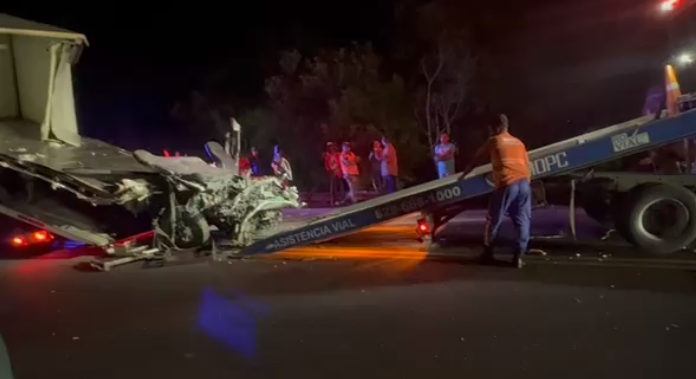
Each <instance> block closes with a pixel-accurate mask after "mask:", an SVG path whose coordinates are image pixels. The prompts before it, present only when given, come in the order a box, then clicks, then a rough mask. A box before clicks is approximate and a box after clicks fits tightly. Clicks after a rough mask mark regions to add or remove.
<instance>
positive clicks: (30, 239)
mask: <svg viewBox="0 0 696 379" xmlns="http://www.w3.org/2000/svg"><path fill="white" fill-rule="evenodd" d="M54 239H55V237H54V236H53V234H51V233H49V232H47V231H45V230H40V231H38V232H34V233H31V234H20V235H16V236H14V237H12V240H11V243H12V246H14V247H22V246H29V245H39V244H45V243H49V242H51V241H53V240H54Z"/></svg>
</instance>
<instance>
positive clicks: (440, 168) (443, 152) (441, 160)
mask: <svg viewBox="0 0 696 379" xmlns="http://www.w3.org/2000/svg"><path fill="white" fill-rule="evenodd" d="M456 153H457V147H456V146H454V144H453V143H451V142H450V137H449V135H448V134H447V133H443V134H442V135H441V136H440V143H439V144H437V145H436V146H435V162H436V164H437V176H438V177H439V178H440V179H442V178H446V177H448V176H450V175H454V173H455V172H454V155H455V154H456Z"/></svg>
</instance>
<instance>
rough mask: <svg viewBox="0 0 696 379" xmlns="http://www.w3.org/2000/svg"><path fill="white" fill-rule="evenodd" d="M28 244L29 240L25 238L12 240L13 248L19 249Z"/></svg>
mask: <svg viewBox="0 0 696 379" xmlns="http://www.w3.org/2000/svg"><path fill="white" fill-rule="evenodd" d="M26 244H27V240H26V239H24V237H14V238H12V246H15V247H19V246H24V245H26Z"/></svg>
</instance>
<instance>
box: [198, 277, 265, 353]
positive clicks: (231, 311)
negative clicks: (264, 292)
mask: <svg viewBox="0 0 696 379" xmlns="http://www.w3.org/2000/svg"><path fill="white" fill-rule="evenodd" d="M202 298H203V299H202V302H201V307H200V310H199V314H198V328H199V329H200V330H201V331H203V332H204V333H205V334H207V335H208V336H209V337H210V338H212V339H214V340H216V341H218V342H219V343H222V344H223V345H225V347H227V348H228V349H231V350H234V351H235V352H237V353H238V354H240V355H241V356H242V357H243V358H244V359H246V360H253V359H254V358H256V355H257V341H256V335H257V330H256V316H257V314H258V313H262V314H265V313H266V312H267V309H266V308H265V307H263V306H262V305H260V304H258V303H255V302H253V301H251V300H249V299H245V298H244V297H242V296H237V297H236V298H235V299H234V300H230V299H228V298H225V297H224V296H222V295H220V294H219V293H217V292H216V291H215V290H214V289H212V288H206V289H205V290H204V291H203V296H202Z"/></svg>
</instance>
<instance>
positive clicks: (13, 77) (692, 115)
mask: <svg viewBox="0 0 696 379" xmlns="http://www.w3.org/2000/svg"><path fill="white" fill-rule="evenodd" d="M86 44H87V39H86V37H85V36H84V35H82V34H78V33H74V32H70V31H65V30H62V29H59V28H55V27H52V26H49V25H44V24H38V23H33V22H30V21H26V20H22V19H17V18H14V17H11V16H7V15H2V14H0V82H2V81H4V82H6V83H7V84H8V86H5V87H0V95H1V94H5V95H7V96H0V171H1V172H2V175H0V212H2V213H4V214H6V215H8V216H10V217H13V218H15V219H18V220H20V221H23V222H26V223H29V224H31V225H33V226H35V227H37V228H40V229H41V230H46V231H48V232H50V233H52V234H54V235H57V236H61V237H64V238H66V239H69V240H76V241H81V242H84V243H87V244H91V245H94V246H99V247H101V248H103V249H104V250H105V251H107V252H109V253H110V255H111V256H113V257H114V258H116V259H115V260H113V261H106V260H100V261H98V262H94V265H95V266H96V267H98V268H100V269H103V270H108V269H109V268H110V267H114V266H116V265H120V264H125V263H128V262H132V261H134V260H140V259H151V258H155V257H157V258H162V257H166V256H168V255H171V254H176V253H177V252H180V251H183V250H191V249H196V250H201V249H208V250H212V251H214V252H216V253H215V254H217V252H221V253H223V255H224V256H226V257H229V258H235V257H242V256H253V255H258V254H271V253H275V252H279V251H282V250H285V249H289V248H293V247H298V246H302V245H308V244H313V243H319V242H322V241H327V240H330V239H334V238H337V237H340V236H343V235H346V234H349V233H354V232H356V231H359V230H361V229H365V228H368V227H370V226H374V225H377V224H381V223H385V222H387V221H390V220H392V219H395V218H398V217H402V216H405V215H408V214H414V213H416V214H417V213H420V214H422V215H423V217H422V218H421V219H420V221H419V222H418V225H417V229H418V230H419V231H420V232H421V233H422V234H423V236H424V237H425V238H424V239H426V240H430V241H436V240H437V238H438V232H439V231H440V230H441V229H442V227H443V226H444V225H445V224H446V223H447V222H448V221H449V220H451V219H452V218H453V217H455V216H456V215H457V214H459V213H461V212H463V211H464V210H466V209H467V208H468V207H469V204H468V200H470V199H473V198H476V197H479V196H483V195H486V194H489V193H491V192H492V191H493V189H494V185H493V183H492V182H491V179H490V173H491V166H490V164H489V165H483V166H480V167H478V168H476V169H475V170H474V171H473V172H471V173H470V174H468V175H467V176H466V177H461V175H453V176H451V177H448V178H444V179H440V180H435V181H431V182H428V183H424V184H421V185H418V186H414V187H410V188H407V189H404V190H401V191H398V192H396V193H393V194H389V195H385V196H381V197H378V198H374V199H370V200H368V201H364V202H361V203H357V204H355V205H351V206H348V207H344V208H339V209H337V210H335V211H333V212H331V213H329V214H326V215H324V216H321V217H318V218H315V219H312V220H309V221H308V222H305V223H302V225H293V226H291V227H288V225H287V224H280V217H281V216H282V209H283V208H288V207H291V208H296V207H300V206H302V204H301V202H300V201H299V200H298V196H297V193H296V189H293V188H286V187H285V186H282V185H280V184H279V183H281V182H280V181H279V180H275V178H269V179H262V180H253V181H252V180H248V178H244V177H242V176H241V175H240V174H239V172H238V164H237V162H238V158H239V157H238V150H237V152H236V155H235V154H233V155H231V156H230V154H229V151H227V150H228V149H223V148H222V147H221V146H220V145H219V144H217V143H210V144H209V145H208V149H207V151H208V152H209V153H210V154H211V155H212V156H213V158H214V159H215V160H217V162H216V163H217V165H216V167H210V165H209V164H207V163H205V162H204V161H203V160H201V159H199V158H194V157H169V158H165V157H157V156H155V155H153V154H151V153H149V152H145V151H136V152H129V151H126V150H124V149H120V148H117V147H115V146H111V145H108V144H106V143H104V142H101V141H97V140H92V139H89V138H85V137H83V136H81V135H80V134H79V128H78V127H77V120H76V117H75V109H74V101H73V93H72V79H71V66H72V65H73V64H74V63H76V62H77V60H78V58H79V56H80V54H81V51H82V48H83V47H84V46H86ZM15 66H16V67H15ZM667 70H668V75H667V76H668V81H667V86H666V87H667V92H668V93H669V94H670V96H668V100H669V101H667V104H668V105H669V107H668V108H669V111H664V112H663V111H658V112H656V113H655V114H649V115H646V116H643V117H640V118H636V119H634V120H630V121H627V122H624V123H621V124H617V125H613V126H609V127H606V128H603V129H599V130H596V131H593V132H590V133H586V134H583V135H581V136H578V137H575V138H571V139H568V140H565V141H561V142H558V143H554V144H551V145H548V146H545V147H542V148H539V149H536V150H533V151H531V152H530V153H529V155H530V160H531V167H532V171H533V172H532V179H533V180H534V182H535V183H537V184H539V183H540V184H541V186H542V188H543V186H544V185H545V183H546V182H547V181H549V180H554V181H561V182H563V183H568V184H569V188H570V189H571V193H570V203H571V210H574V209H575V208H576V207H577V206H581V207H583V208H585V209H592V210H594V211H592V212H588V213H589V214H590V216H592V217H595V218H597V219H603V220H604V219H609V220H610V222H611V223H612V225H614V226H615V228H616V230H617V232H618V233H619V234H620V235H621V236H622V237H624V238H625V239H626V240H628V241H629V242H631V243H633V244H634V245H635V246H636V247H638V248H639V249H641V250H642V251H645V252H649V253H653V254H670V253H674V252H677V251H680V250H682V249H684V248H687V247H689V246H690V245H692V244H693V243H694V241H695V240H696V194H695V193H694V189H696V176H694V175H690V173H686V174H682V173H679V174H659V173H632V172H625V171H620V172H605V171H601V170H599V169H598V168H599V167H601V165H603V164H605V163H607V162H612V161H616V160H621V159H623V158H625V157H628V156H632V155H636V154H641V153H647V152H649V151H654V150H656V149H658V148H661V147H665V146H671V145H674V144H676V143H680V142H681V141H687V140H690V139H692V138H694V137H696V110H695V109H694V108H696V107H694V104H693V103H694V101H693V97H690V96H682V97H677V96H675V93H676V92H675V88H676V89H677V90H678V84H677V83H676V78H673V77H674V73H673V70H672V68H671V67H668V68H667ZM2 88H13V89H15V90H16V91H11V92H8V93H5V92H7V91H5V92H2ZM232 121H233V122H232V126H233V128H232V132H231V133H232V134H233V135H234V136H235V138H236V139H239V134H240V133H241V127H240V126H239V125H238V124H237V123H236V122H234V120H232ZM237 146H238V144H237ZM687 156H688V154H687ZM576 193H577V194H578V196H577V197H576ZM588 194H589V195H588ZM181 195H185V196H181ZM182 198H185V199H184V200H182ZM181 201H184V203H181ZM220 204H224V206H222V207H221V206H220ZM211 209H212V212H211ZM573 214H574V212H572V211H571V220H570V221H571V229H572V221H573V218H572V215H573ZM664 214H666V215H667V216H662V220H660V222H654V221H651V220H652V219H655V218H658V219H659V218H660V217H658V216H660V215H664ZM669 220H671V221H673V222H671V223H668V222H666V221H669ZM138 224H141V225H146V226H147V227H152V226H154V229H155V231H154V232H150V233H144V234H143V233H141V232H142V231H143V230H138V232H133V231H130V232H129V231H128V230H123V229H124V227H126V228H125V229H128V228H127V227H128V226H134V225H138ZM665 225H667V226H665ZM119 229H121V230H119ZM133 229H137V228H133ZM221 234H222V235H221Z"/></svg>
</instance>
